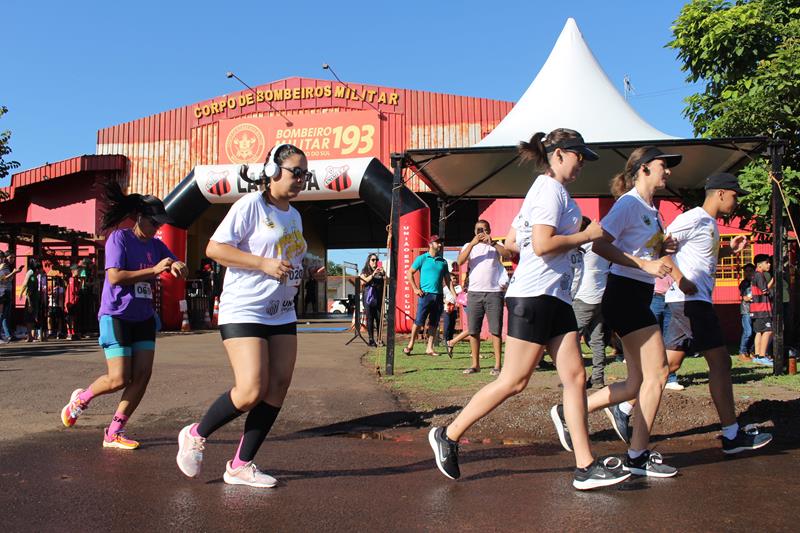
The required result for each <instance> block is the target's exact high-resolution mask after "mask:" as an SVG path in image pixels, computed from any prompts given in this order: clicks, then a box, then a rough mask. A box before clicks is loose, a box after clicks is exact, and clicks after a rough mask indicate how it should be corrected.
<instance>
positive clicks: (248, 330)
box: [219, 322, 297, 341]
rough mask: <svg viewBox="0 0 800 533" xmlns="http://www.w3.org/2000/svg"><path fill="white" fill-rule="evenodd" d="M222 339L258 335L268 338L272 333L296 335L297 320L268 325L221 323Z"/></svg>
mask: <svg viewBox="0 0 800 533" xmlns="http://www.w3.org/2000/svg"><path fill="white" fill-rule="evenodd" d="M219 333H220V335H222V340H224V341H225V340H228V339H236V338H240V337H258V338H261V339H265V340H269V338H270V337H272V336H273V335H295V336H296V335H297V322H289V323H288V324H280V325H277V326H268V325H266V324H256V323H252V322H250V323H244V324H222V325H220V327H219Z"/></svg>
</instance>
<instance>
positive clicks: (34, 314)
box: [21, 257, 40, 342]
mask: <svg viewBox="0 0 800 533" xmlns="http://www.w3.org/2000/svg"><path fill="white" fill-rule="evenodd" d="M38 270H39V261H37V260H36V259H35V258H33V257H31V258H29V259H28V271H27V272H25V281H23V282H22V291H21V294H22V296H23V297H24V298H25V325H26V326H27V328H28V338H27V339H26V341H27V342H33V341H34V340H35V332H36V330H37V329H38V328H39V311H40V309H39V303H40V300H39V279H38V277H37V272H38Z"/></svg>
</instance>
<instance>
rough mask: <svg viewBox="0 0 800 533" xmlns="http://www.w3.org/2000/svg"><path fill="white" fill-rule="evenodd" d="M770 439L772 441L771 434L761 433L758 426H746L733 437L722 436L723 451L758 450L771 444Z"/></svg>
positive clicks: (731, 452)
mask: <svg viewBox="0 0 800 533" xmlns="http://www.w3.org/2000/svg"><path fill="white" fill-rule="evenodd" d="M770 441H772V435H771V434H769V433H760V432H759V431H758V429H757V428H755V427H753V426H746V427H745V428H739V430H738V431H737V432H736V436H735V437H734V438H732V439H726V438H725V437H724V436H723V437H722V453H727V454H734V453H739V452H743V451H746V450H757V449H759V448H762V447H764V446H766V445H767V444H769V443H770Z"/></svg>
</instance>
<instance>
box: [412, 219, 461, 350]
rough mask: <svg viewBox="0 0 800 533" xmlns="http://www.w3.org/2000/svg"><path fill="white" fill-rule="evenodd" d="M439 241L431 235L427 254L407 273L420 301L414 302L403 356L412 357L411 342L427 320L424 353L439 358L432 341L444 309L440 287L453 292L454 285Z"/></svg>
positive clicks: (415, 261)
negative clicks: (414, 315) (411, 324)
mask: <svg viewBox="0 0 800 533" xmlns="http://www.w3.org/2000/svg"><path fill="white" fill-rule="evenodd" d="M442 246H443V245H442V240H441V239H440V238H439V236H438V235H431V238H430V239H428V251H427V252H425V253H424V254H422V255H420V256H419V257H417V258H416V259H415V260H414V262H413V263H412V264H411V268H410V269H408V272H407V274H406V279H407V280H408V283H409V284H410V285H411V288H412V289H414V293H415V294H416V295H417V297H418V298H419V299H418V300H417V317H416V319H414V326H413V327H412V328H411V338H410V339H409V340H408V346H406V347H405V348H404V349H403V353H405V354H406V355H411V350H412V349H413V348H414V341H415V340H416V339H417V334H418V333H419V330H420V328H422V327H424V326H425V320H426V319H427V320H428V324H429V328H430V329H429V330H428V331H429V333H428V347H427V349H426V350H425V353H426V354H428V355H439V354H438V353H436V352H435V351H433V338H434V336H435V334H436V330H437V329H438V327H439V317H441V316H442V310H443V308H444V296H443V291H442V286H443V284H444V283H447V286H448V288H449V289H450V291H451V292H452V293H453V294H455V291H454V290H453V282H452V281H451V280H450V271H449V269H448V268H447V261H446V260H445V259H444V257H442V256H441V255H440V254H441V251H442ZM417 271H419V285H417V281H416V279H414V274H415V273H416V272H417Z"/></svg>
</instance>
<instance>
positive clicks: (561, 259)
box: [428, 129, 630, 490]
mask: <svg viewBox="0 0 800 533" xmlns="http://www.w3.org/2000/svg"><path fill="white" fill-rule="evenodd" d="M520 154H521V157H522V160H523V161H526V160H531V161H533V163H534V164H535V165H536V167H537V170H539V171H541V175H539V176H538V177H537V178H536V179H535V181H534V182H533V185H532V186H531V188H530V190H529V191H528V194H527V196H526V197H525V201H524V202H523V204H522V208H521V209H520V212H519V214H518V215H517V216H516V218H515V219H514V221H513V223H512V225H511V230H510V231H509V234H508V236H507V237H506V241H505V242H506V247H507V248H509V249H510V250H511V251H512V252H519V255H520V261H519V266H518V267H517V270H516V272H514V276H513V277H512V278H511V281H510V282H509V285H508V291H507V292H506V304H507V306H508V337H507V341H506V351H505V365H504V366H503V369H502V370H501V371H500V376H499V377H498V378H497V380H495V381H493V382H492V383H489V384H488V385H486V386H485V387H483V388H482V389H481V390H480V391H478V393H477V394H475V396H473V397H472V399H471V400H470V401H469V403H468V404H467V406H466V407H465V408H464V410H463V411H461V413H459V415H458V416H457V417H456V419H455V420H454V421H453V422H452V423H451V424H450V425H449V426H447V427H438V428H437V427H435V428H433V429H431V431H430V433H429V435H428V440H429V442H430V445H431V447H432V448H433V451H434V455H435V458H436V466H437V467H438V468H439V470H440V471H441V472H442V473H443V474H444V475H445V476H447V477H449V478H451V479H457V478H458V477H459V476H460V470H459V467H458V440H459V439H460V438H461V436H462V435H463V434H464V432H465V431H467V429H469V428H470V427H471V426H472V425H473V424H474V423H475V422H477V421H478V420H479V419H481V418H482V417H484V416H486V415H487V414H488V413H490V412H491V411H492V410H493V409H495V408H496V407H497V406H499V405H500V404H501V403H503V402H504V401H505V400H506V399H507V398H509V397H511V396H513V395H515V394H518V393H520V392H522V391H523V390H524V389H525V387H526V386H527V385H528V380H530V377H531V374H532V373H533V371H534V369H535V368H536V365H538V364H539V361H540V360H541V358H542V354H543V353H544V349H545V347H546V348H547V350H548V352H549V353H550V354H551V356H552V357H553V361H555V363H556V367H557V369H558V375H559V378H560V379H561V382H562V383H563V385H564V407H563V409H561V407H560V406H559V407H558V408H559V409H560V410H561V413H559V414H560V415H561V416H565V417H566V420H567V421H568V422H569V424H570V427H571V428H572V435H571V437H572V439H571V441H567V442H564V446H565V447H567V449H574V450H575V463H576V469H575V472H574V478H573V486H574V487H575V488H577V489H581V490H585V489H592V488H596V487H603V486H607V485H613V484H616V483H620V482H622V481H624V480H625V479H627V478H628V477H630V474H629V473H627V472H623V471H622V468H621V466H622V463H621V461H619V459H617V458H614V457H609V458H604V459H597V460H595V459H594V457H593V456H592V452H591V449H590V446H589V435H588V422H587V414H586V392H585V388H584V387H585V380H586V374H585V372H584V369H583V361H582V359H581V354H580V352H579V351H578V339H577V329H578V327H577V323H576V321H575V314H574V313H573V312H572V306H571V304H572V297H571V295H570V289H571V287H572V276H573V269H572V263H571V260H570V257H571V254H572V251H573V250H574V249H575V248H576V247H578V246H580V245H582V244H584V243H587V242H590V241H592V240H594V239H598V238H600V237H602V236H603V231H602V228H601V227H600V225H599V224H597V223H596V222H593V223H591V224H590V225H589V226H588V227H587V228H586V229H585V230H583V231H578V230H579V227H580V223H581V211H580V208H579V207H578V205H577V204H576V203H575V201H574V200H573V199H572V198H571V197H570V195H569V193H568V192H567V190H566V189H565V185H567V184H569V183H571V182H573V181H574V180H575V179H576V178H577V177H578V175H579V174H580V172H581V168H583V161H584V159H586V160H592V161H593V160H596V159H597V154H595V153H594V152H593V151H592V150H590V149H589V148H588V147H587V146H586V144H585V143H584V141H583V138H582V137H581V136H580V134H579V133H578V132H576V131H573V130H568V129H557V130H554V131H552V132H550V133H549V134H548V135H547V136H546V137H545V135H544V133H537V134H535V135H534V136H533V137H532V138H531V140H530V142H527V143H522V144H521V145H520ZM554 409H555V408H554ZM567 437H569V435H568V434H567Z"/></svg>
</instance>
